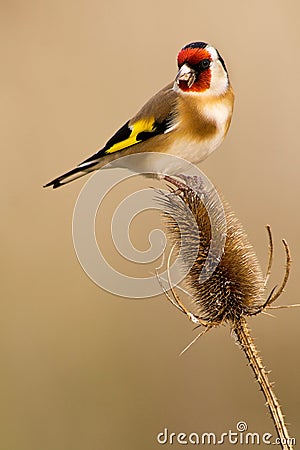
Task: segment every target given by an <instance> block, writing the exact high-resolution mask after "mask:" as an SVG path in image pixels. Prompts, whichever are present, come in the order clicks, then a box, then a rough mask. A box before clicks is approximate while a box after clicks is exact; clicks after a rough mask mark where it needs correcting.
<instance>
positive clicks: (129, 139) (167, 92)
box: [44, 84, 177, 188]
mask: <svg viewBox="0 0 300 450" xmlns="http://www.w3.org/2000/svg"><path fill="white" fill-rule="evenodd" d="M172 87H173V84H169V85H168V86H166V87H165V88H163V89H162V90H160V91H159V92H158V93H157V94H155V95H154V96H153V97H152V98H151V99H150V100H149V101H148V102H147V103H146V104H145V105H144V106H143V107H142V108H141V110H140V111H139V112H138V113H137V114H136V115H135V116H134V117H133V118H132V119H131V120H129V121H128V122H126V123H125V125H123V126H122V127H121V128H120V129H119V130H118V131H117V132H116V133H115V134H114V135H113V136H112V137H111V138H110V139H109V140H108V141H107V142H106V144H105V146H104V147H103V148H102V149H101V150H99V151H98V152H97V153H95V154H94V155H92V156H90V157H89V158H88V159H85V160H84V161H82V162H81V163H80V164H79V165H78V166H77V167H75V168H74V169H72V170H70V171H69V172H67V173H65V174H63V175H61V176H59V177H58V178H55V179H54V180H52V181H50V182H49V183H47V184H46V185H45V186H44V187H48V186H53V188H57V187H59V186H61V185H63V184H66V183H69V182H70V181H73V180H75V179H76V178H79V177H81V176H83V175H85V174H86V173H88V172H90V171H92V170H94V169H93V168H94V166H97V164H98V163H99V161H100V160H101V159H102V158H103V157H105V156H107V155H111V154H113V153H116V152H121V151H122V150H124V149H127V148H128V147H131V146H133V145H135V144H139V143H140V142H143V141H145V140H147V139H150V138H152V137H153V136H157V135H159V134H164V133H166V132H168V130H169V129H170V128H171V127H173V125H174V121H175V120H176V98H177V94H176V92H175V91H174V90H173V89H172ZM95 168H97V167H95Z"/></svg>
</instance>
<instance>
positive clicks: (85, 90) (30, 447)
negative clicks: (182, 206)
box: [0, 0, 300, 450]
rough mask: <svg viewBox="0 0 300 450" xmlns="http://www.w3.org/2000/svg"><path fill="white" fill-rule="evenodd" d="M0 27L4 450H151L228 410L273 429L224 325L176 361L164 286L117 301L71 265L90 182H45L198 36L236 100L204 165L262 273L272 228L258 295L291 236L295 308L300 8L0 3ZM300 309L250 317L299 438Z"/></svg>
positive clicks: (117, 121) (119, 119) (167, 71)
mask: <svg viewBox="0 0 300 450" xmlns="http://www.w3.org/2000/svg"><path fill="white" fill-rule="evenodd" d="M0 20H1V24H0V34H1V36H0V37H1V39H0V43H1V44H0V45H1V72H0V73H1V75H0V76H1V91H2V92H1V102H0V114H1V140H2V143H1V148H2V174H1V181H2V189H1V205H2V214H1V236H2V244H1V248H2V250H1V255H2V257H1V274H2V281H1V288H2V289H1V290H2V291H3V293H2V295H1V304H2V308H1V315H0V317H1V327H0V329H1V344H0V345H1V402H0V404H1V415H2V417H1V421H0V423H1V430H0V436H1V437H0V439H1V444H0V449H1V450H41V449H43V450H83V449H89V450H98V449H110V450H115V449H130V450H133V449H153V448H159V446H158V444H156V441H155V439H156V435H157V433H158V432H160V431H162V430H163V428H164V427H168V428H169V430H170V431H175V432H180V431H184V432H191V431H196V432H199V433H202V432H205V431H214V432H216V433H221V432H226V431H227V430H228V429H230V428H231V429H233V430H234V429H235V425H236V423H237V421H239V420H245V421H246V422H247V423H248V426H249V429H250V430H251V431H257V432H260V433H263V432H271V433H273V427H272V423H271V421H270V418H269V416H268V412H267V410H266V408H265V407H264V402H263V398H262V394H261V392H259V390H258V386H257V385H256V383H255V382H254V380H253V377H252V374H251V372H250V369H249V368H248V367H247V366H246V361H245V360H244V357H243V355H242V354H241V352H240V351H239V349H238V347H237V346H235V345H234V343H233V340H232V339H231V337H230V333H229V329H228V328H225V327H223V328H221V329H218V330H215V331H214V332H212V333H210V334H208V335H207V336H205V337H204V338H203V339H202V340H201V341H200V342H198V343H197V345H196V346H194V347H193V348H192V349H191V350H190V351H189V352H188V353H187V354H186V355H185V356H183V357H179V352H180V351H181V350H182V348H183V347H184V346H185V345H186V344H187V343H188V342H189V341H190V340H191V339H192V338H193V337H194V332H193V331H192V326H191V324H190V323H188V321H187V320H186V319H185V318H184V317H183V316H181V314H179V313H178V312H177V311H176V310H175V309H173V308H172V307H171V306H170V305H169V304H168V303H167V302H166V301H165V299H164V298H163V297H162V296H161V297H159V298H155V299H150V300H138V301H133V300H129V299H122V298H118V297H114V296H112V295H110V294H108V293H106V292H104V291H102V290H101V289H99V288H98V287H97V286H96V285H94V284H93V283H92V282H91V281H90V280H89V279H88V277H87V276H86V275H85V274H84V272H83V270H82V269H81V267H80V265H79V263H78V262H77V259H76V255H75V252H74V249H73V245H72V236H71V220H72V212H73V207H74V204H75V201H76V198H77V196H78V193H79V192H80V189H81V187H82V186H83V184H84V181H83V180H80V181H78V182H76V183H74V184H72V185H69V186H68V187H65V188H63V189H61V190H59V191H52V190H43V189H42V187H41V186H42V185H43V184H44V183H45V182H47V181H49V180H50V179H51V178H53V177H54V176H56V175H58V174H60V173H61V172H63V171H64V170H67V169H70V168H71V167H72V166H73V165H74V164H75V163H78V162H79V161H81V160H82V159H84V158H86V157H87V156H89V155H90V154H91V153H92V152H94V151H95V150H96V149H97V148H98V147H99V146H101V145H102V143H103V142H104V141H105V140H106V139H107V138H108V137H110V134H111V133H112V132H113V131H115V129H116V128H117V127H118V126H120V125H121V124H122V123H123V122H124V121H126V120H127V118H128V117H130V116H131V115H132V114H134V113H135V111H136V110H137V109H138V108H139V107H140V106H141V105H142V103H144V102H145V101H146V100H147V99H148V97H149V96H150V95H152V94H153V93H155V92H156V91H157V90H158V89H159V88H160V87H161V86H163V85H164V84H166V83H167V82H169V81H170V80H171V79H172V78H173V77H174V76H175V73H176V64H175V58H176V54H177V51H178V50H179V48H180V47H181V46H182V45H184V44H186V43H188V42H190V41H193V40H206V41H208V42H210V43H212V44H213V45H215V46H216V47H217V48H218V49H219V50H220V52H221V53H222V55H223V56H224V58H225V60H226V62H227V66H228V68H229V71H230V75H231V80H232V84H233V86H234V88H235V92H236V106H235V113H234V119H233V123H232V127H231V129H230V133H229V135H228V138H227V139H226V142H225V143H224V144H223V145H222V148H221V149H219V150H218V151H217V152H216V153H215V154H214V155H212V156H211V157H210V159H209V160H208V161H207V162H205V163H204V164H202V166H201V168H202V169H203V170H205V172H206V173H207V175H209V177H210V178H211V179H212V180H213V181H214V182H215V183H216V184H217V185H218V186H219V188H220V190H221V191H222V192H223V194H224V195H225V196H226V197H227V199H228V200H229V201H230V203H231V205H232V207H233V208H234V210H235V211H236V213H237V215H238V216H239V218H240V219H241V221H242V222H243V224H244V226H245V228H246V229H247V231H248V234H249V237H250V239H251V241H252V242H253V244H254V245H255V248H256V250H257V253H258V256H259V258H260V260H261V262H262V265H263V267H264V266H265V264H266V259H267V240H266V233H265V230H264V226H265V224H266V223H270V224H271V225H272V228H273V232H274V236H275V242H276V260H275V268H274V271H273V276H272V279H271V283H270V287H272V286H273V285H274V284H276V283H278V280H279V279H280V276H281V275H282V272H283V265H284V254H283V250H282V248H281V243H280V239H281V238H282V237H285V238H286V239H287V240H288V242H289V244H290V247H291V250H292V254H293V261H294V264H293V270H292V276H291V280H290V283H289V285H288V288H287V290H286V294H285V295H284V296H282V298H281V299H280V301H281V302H282V303H286V304H287V303H295V302H298V301H299V289H298V281H299V277H300V270H299V269H300V252H299V162H300V156H299V139H298V135H299V125H300V124H299V100H300V95H299V75H300V73H299V71H300V63H299V7H298V5H297V2H295V1H291V0H288V1H286V0H284V1H283V0H282V1H275V0H269V1H264V2H262V1H260V0H252V1H251V2H241V1H239V0H235V1H234V0H228V1H226V2H223V1H210V2H204V1H199V0H198V1H192V0H191V1H189V2H182V1H178V0H174V1H172V2H170V1H165V2H163V1H159V2H158V1H156V0H154V1H152V2H144V3H141V2H137V1H133V0H128V1H127V2H120V1H119V2H116V1H109V2H108V1H98V2H96V1H91V0H89V1H82V0H80V1H77V2H74V1H70V0H64V1H57V0H55V1H42V2H41V1H40V2H38V1H30V0H29V1H27V2H24V1H23V2H21V1H19V2H18V1H9V2H5V1H2V2H1V19H0ZM147 217H148V216H147ZM148 219H149V217H148V218H147V221H146V219H145V223H146V222H147V223H148V222H149V220H148ZM140 229H141V230H142V231H144V230H143V227H141V228H140ZM103 234H104V233H103ZM105 236H106V235H105ZM139 236H140V235H138V239H137V241H139V240H140V245H142V246H143V245H145V242H146V241H147V239H146V238H145V237H143V236H142V233H141V236H140V238H139ZM105 239H106V238H105ZM137 244H139V242H137ZM137 270H139V268H137ZM299 319H300V311H299V310H297V309H294V310H283V311H278V312H276V318H271V317H267V316H261V317H258V318H256V319H255V320H254V319H253V320H251V327H252V329H253V333H254V335H255V336H256V337H257V344H258V345H259V347H260V349H261V351H262V355H263V357H264V360H265V363H266V365H267V367H268V368H271V369H272V375H271V376H272V379H273V380H274V381H275V382H276V390H277V393H278V395H279V398H280V400H281V403H282V404H283V408H284V412H285V414H286V417H287V421H288V422H289V423H290V424H291V425H290V432H291V435H292V436H294V437H298V439H300V428H299V422H300V420H299V419H300V414H299V409H300V397H299V375H300V362H299V326H298V324H299ZM172 448H179V446H176V445H173V446H172ZM224 448H225V447H224ZM261 448H263V446H261Z"/></svg>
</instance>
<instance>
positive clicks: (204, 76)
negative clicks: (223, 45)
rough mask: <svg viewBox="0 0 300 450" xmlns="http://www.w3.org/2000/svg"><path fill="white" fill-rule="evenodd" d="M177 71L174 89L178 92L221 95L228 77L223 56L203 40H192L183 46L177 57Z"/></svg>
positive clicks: (226, 85)
mask: <svg viewBox="0 0 300 450" xmlns="http://www.w3.org/2000/svg"><path fill="white" fill-rule="evenodd" d="M177 62H178V68H179V71H178V73H177V76H176V79H175V83H174V89H175V90H179V91H180V92H186V93H194V94H199V93H200V94H204V95H217V96H218V95H222V94H224V93H225V92H226V90H227V88H228V85H229V79H228V74H227V69H226V66H225V63H224V60H223V58H222V57H221V55H220V54H219V52H218V51H217V50H216V49H215V48H214V47H212V46H211V45H209V44H206V43H205V42H192V43H191V44H188V45H186V46H185V47H183V48H182V49H181V50H180V52H179V53H178V57H177Z"/></svg>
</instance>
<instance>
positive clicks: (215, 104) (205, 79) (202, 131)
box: [45, 42, 234, 188]
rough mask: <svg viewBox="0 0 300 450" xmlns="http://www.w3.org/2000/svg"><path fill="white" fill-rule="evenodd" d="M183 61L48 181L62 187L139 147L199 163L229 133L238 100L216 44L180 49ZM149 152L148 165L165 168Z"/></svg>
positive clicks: (200, 43) (179, 57)
mask: <svg viewBox="0 0 300 450" xmlns="http://www.w3.org/2000/svg"><path fill="white" fill-rule="evenodd" d="M177 62H178V68H179V70H178V73H177V75H176V78H175V81H174V82H172V83H170V84H168V85H167V86H166V87H164V88H163V89H162V90H160V91H159V92H158V93H157V94H156V95H154V96H153V97H152V98H151V99H150V100H149V101H148V102H147V103H146V104H145V105H144V106H143V107H142V109H141V110H140V111H139V112H138V113H137V114H136V115H135V116H134V117H133V118H132V119H130V120H129V121H128V122H126V123H125V125H123V126H122V127H121V128H120V129H119V130H118V131H117V132H116V133H115V134H114V135H113V136H112V138H111V139H109V141H107V143H106V144H105V146H104V147H103V148H102V149H101V150H99V151H98V152H97V153H95V154H94V155H92V156H91V157H90V158H88V159H86V160H85V161H83V162H82V163H80V164H79V165H78V166H77V167H75V168H74V169H72V170H70V171H69V172H67V173H65V174H63V175H61V176H59V177H58V178H55V179H54V180H52V181H50V182H49V183H47V184H46V185H45V187H47V186H53V188H57V187H59V186H62V185H63V184H66V183H69V182H70V181H73V180H75V179H76V178H79V177H81V176H83V175H86V174H87V173H89V172H92V171H94V170H97V169H99V168H100V167H102V166H104V165H106V164H107V163H109V162H110V161H112V160H114V159H116V158H119V157H120V156H125V155H129V154H133V153H141V152H155V153H156V154H157V152H159V153H167V154H171V155H175V156H179V157H181V158H184V159H186V160H188V161H189V162H191V163H198V162H200V161H202V160H204V159H205V158H206V157H207V156H208V155H209V154H210V153H211V152H213V151H214V150H215V149H216V148H217V147H218V146H219V145H220V144H221V142H222V141H223V139H224V137H225V136H226V133H227V131H228V128H229V125H230V121H231V116H232V111H233V103H234V94H233V90H232V88H231V85H230V82H229V78H228V73H227V69H226V66H225V63H224V60H223V58H222V57H221V55H220V54H219V52H218V51H217V50H216V49H215V48H214V47H212V46H211V45H209V44H206V43H204V42H192V43H191V44H188V45H186V46H185V47H183V48H182V49H181V50H180V52H179V53H178V57H177ZM148 155H149V153H147V155H146V154H145V161H144V162H145V166H144V167H143V170H145V171H147V170H148V171H153V170H155V169H156V170H158V171H163V170H164V168H159V167H156V168H154V167H151V162H150V163H149V161H153V158H152V159H149V157H148ZM142 159H143V158H142ZM158 159H159V158H158ZM147 163H149V164H148V166H147ZM149 165H150V167H149ZM169 169H170V168H169ZM139 170H141V168H140V167H139ZM170 170H171V171H172V169H170ZM168 174H170V173H169V172H168ZM171 174H172V173H171Z"/></svg>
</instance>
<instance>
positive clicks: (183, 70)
mask: <svg viewBox="0 0 300 450" xmlns="http://www.w3.org/2000/svg"><path fill="white" fill-rule="evenodd" d="M195 79H196V72H195V71H194V70H193V69H192V68H191V67H189V66H188V65H186V64H183V66H181V67H180V69H179V71H178V74H177V75H176V78H175V81H176V83H177V84H179V83H180V81H185V82H186V83H187V85H188V87H189V88H190V87H191V86H192V84H193V83H194V82H195Z"/></svg>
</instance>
